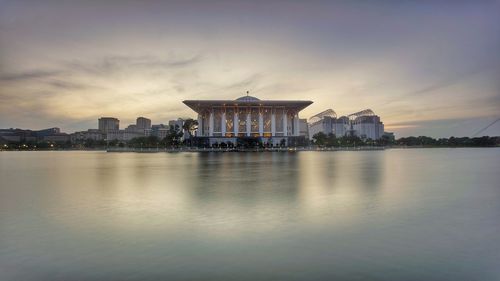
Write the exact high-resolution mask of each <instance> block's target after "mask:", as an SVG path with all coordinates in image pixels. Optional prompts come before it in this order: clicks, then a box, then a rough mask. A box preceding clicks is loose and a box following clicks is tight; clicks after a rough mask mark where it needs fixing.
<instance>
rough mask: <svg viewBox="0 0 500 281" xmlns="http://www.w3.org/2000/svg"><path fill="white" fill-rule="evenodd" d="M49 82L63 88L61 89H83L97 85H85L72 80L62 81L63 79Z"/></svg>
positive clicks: (57, 87) (55, 86) (53, 85)
mask: <svg viewBox="0 0 500 281" xmlns="http://www.w3.org/2000/svg"><path fill="white" fill-rule="evenodd" d="M47 84H48V85H50V86H52V87H54V88H56V89H61V90H83V89H88V88H94V87H95V86H90V85H84V84H80V83H75V82H70V81H62V80H53V81H48V82H47Z"/></svg>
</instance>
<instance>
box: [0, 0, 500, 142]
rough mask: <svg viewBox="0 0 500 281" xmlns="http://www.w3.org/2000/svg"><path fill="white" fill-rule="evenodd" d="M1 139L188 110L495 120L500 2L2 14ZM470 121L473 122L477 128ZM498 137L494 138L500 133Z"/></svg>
mask: <svg viewBox="0 0 500 281" xmlns="http://www.w3.org/2000/svg"><path fill="white" fill-rule="evenodd" d="M0 8H1V9H0V50H1V51H0V127H32V128H43V127H49V126H60V127H62V128H63V129H64V130H76V129H86V128H92V127H96V124H95V123H96V119H97V117H99V116H103V115H112V116H117V117H119V118H120V119H121V120H122V121H123V125H126V123H128V122H132V120H133V119H134V118H135V117H136V116H141V115H144V116H147V117H150V118H152V119H153V121H154V122H156V123H161V122H163V123H165V122H166V121H167V120H168V119H171V118H176V117H180V116H193V114H194V113H193V112H191V111H190V110H189V109H188V108H187V107H185V106H184V105H183V104H182V103H181V101H182V100H183V99H198V98H199V99H212V98H219V99H224V98H227V99H233V98H236V97H238V96H240V95H242V94H243V93H244V92H245V91H246V90H250V91H251V92H252V94H254V95H256V96H258V97H261V98H268V99H287V98H290V99H312V100H314V101H315V103H314V104H313V105H311V106H310V107H309V108H307V109H306V110H304V112H303V116H304V117H308V116H311V115H312V114H314V113H316V112H318V111H321V110H324V109H325V108H328V107H332V108H333V109H334V110H336V111H337V112H338V113H339V114H347V113H352V112H354V111H358V110H361V109H364V108H372V109H373V110H374V111H375V112H376V113H378V114H379V115H381V116H382V117H383V120H384V121H385V123H386V125H387V129H388V130H394V131H395V132H396V133H398V134H399V135H410V134H427V135H433V136H449V135H471V134H472V133H474V132H475V131H477V130H478V129H480V128H481V127H484V126H486V125H487V124H488V123H489V122H491V121H493V120H495V118H497V117H498V110H499V108H500V94H499V93H500V88H499V87H500V86H499V84H498V76H499V74H500V73H499V71H500V70H499V67H500V65H499V61H498V56H497V51H498V49H500V29H499V26H500V24H499V20H498V19H499V18H500V12H499V11H500V7H499V4H498V1H439V2H436V1H419V2H410V1H391V2H390V1H387V2H385V3H382V4H381V3H380V2H377V3H372V2H370V1H359V2H355V1H344V2H337V3H331V2H328V1H325V2H322V1H316V2H314V3H310V2H308V3H301V2H287V1H274V2H271V3H268V2H259V3H249V2H244V1H241V2H236V1H227V2H225V1H214V2H210V3H208V2H205V1H202V2H196V1H194V2H192V1H191V2H186V1H179V2H177V3H175V2H172V1H169V2H168V3H167V2H162V1H149V2H146V3H145V2H143V1H141V2H132V1H122V2H112V1H109V2H106V3H98V2H92V3H89V2H87V3H85V2H79V3H77V2H71V3H70V2H57V1H31V2H30V1H25V2H19V1H2V3H1V4H0ZM467 119H470V120H467ZM499 130H500V127H499V126H498V125H497V126H493V127H492V128H490V129H489V130H487V131H486V132H484V133H485V134H490V135H494V134H499V133H500V131H499Z"/></svg>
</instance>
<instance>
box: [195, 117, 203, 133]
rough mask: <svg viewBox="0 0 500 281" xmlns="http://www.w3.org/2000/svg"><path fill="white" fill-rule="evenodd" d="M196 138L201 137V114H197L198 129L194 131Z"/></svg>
mask: <svg viewBox="0 0 500 281" xmlns="http://www.w3.org/2000/svg"><path fill="white" fill-rule="evenodd" d="M196 136H197V137H201V136H203V118H202V115H201V114H198V129H197V130H196Z"/></svg>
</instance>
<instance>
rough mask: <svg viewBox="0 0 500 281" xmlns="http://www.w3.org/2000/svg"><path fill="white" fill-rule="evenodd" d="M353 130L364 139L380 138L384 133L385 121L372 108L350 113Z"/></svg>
mask: <svg viewBox="0 0 500 281" xmlns="http://www.w3.org/2000/svg"><path fill="white" fill-rule="evenodd" d="M349 120H350V123H351V130H352V131H353V133H354V135H356V136H358V137H360V138H362V139H372V140H378V139H380V138H381V137H382V136H383V135H384V123H382V122H381V121H380V117H379V116H377V115H375V113H374V112H373V111H372V110H371V109H366V110H362V111H359V112H356V113H353V114H350V115H349Z"/></svg>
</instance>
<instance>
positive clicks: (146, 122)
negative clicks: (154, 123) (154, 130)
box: [135, 117, 151, 130]
mask: <svg viewBox="0 0 500 281" xmlns="http://www.w3.org/2000/svg"><path fill="white" fill-rule="evenodd" d="M135 124H136V126H137V129H138V130H148V129H151V119H148V118H145V117H137V120H136V122H135Z"/></svg>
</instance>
